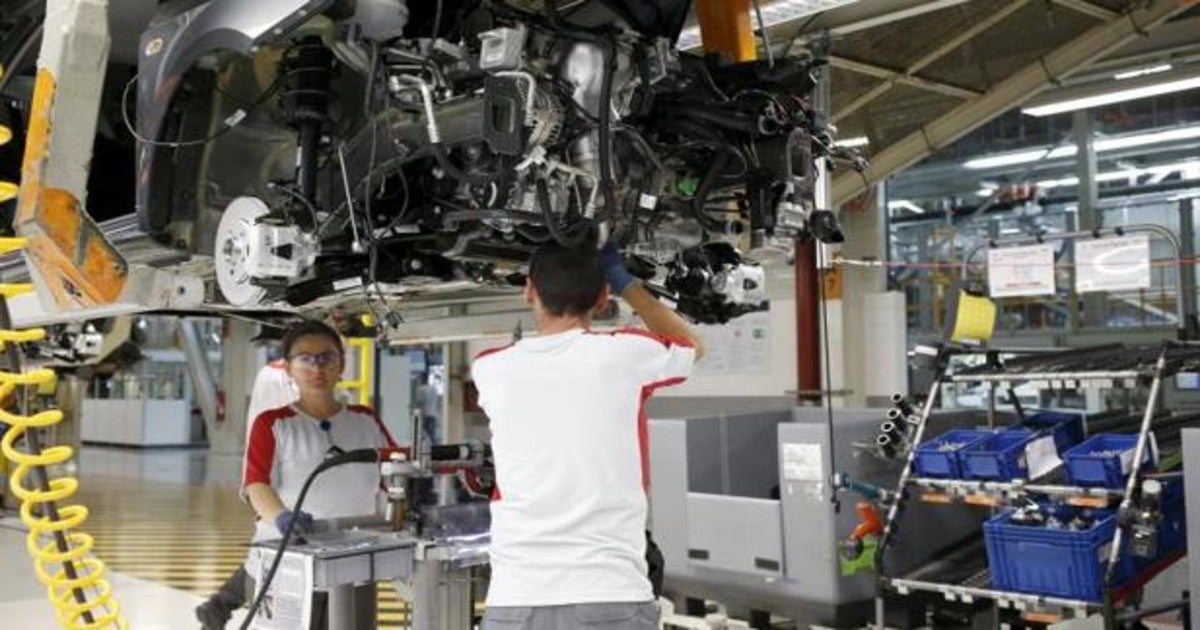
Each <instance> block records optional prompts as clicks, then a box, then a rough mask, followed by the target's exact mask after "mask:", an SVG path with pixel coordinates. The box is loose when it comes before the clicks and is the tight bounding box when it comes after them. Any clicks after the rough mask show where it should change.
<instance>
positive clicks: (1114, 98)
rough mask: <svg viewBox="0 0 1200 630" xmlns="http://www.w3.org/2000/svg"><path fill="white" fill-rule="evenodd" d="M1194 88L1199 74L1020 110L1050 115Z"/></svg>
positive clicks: (1027, 112)
mask: <svg viewBox="0 0 1200 630" xmlns="http://www.w3.org/2000/svg"><path fill="white" fill-rule="evenodd" d="M1119 85H1120V84H1118V86H1119ZM1196 88H1200V76H1193V77H1188V78H1186V79H1176V80H1173V81H1162V82H1159V83H1150V84H1148V85H1142V86H1138V87H1130V88H1123V89H1114V90H1108V91H1105V92H1101V93H1100V94H1095V95H1092V96H1084V97H1080V98H1073V99H1068V100H1064V101H1057V102H1053V103H1047V104H1045V105H1035V106H1032V107H1025V108H1022V109H1021V112H1022V113H1025V114H1029V115H1030V116H1050V115H1051V114H1061V113H1063V112H1073V111H1076V110H1080V109H1091V108H1093V107H1100V106H1101V105H1111V104H1113V103H1123V102H1125V101H1132V100H1136V99H1139V98H1149V97H1151V96H1159V95H1161V94H1170V93H1172V92H1182V91H1184V90H1194V89H1196Z"/></svg>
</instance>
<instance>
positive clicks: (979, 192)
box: [975, 188, 996, 199]
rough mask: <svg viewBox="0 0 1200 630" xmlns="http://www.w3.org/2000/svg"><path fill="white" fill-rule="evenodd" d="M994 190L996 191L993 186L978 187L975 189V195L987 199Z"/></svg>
mask: <svg viewBox="0 0 1200 630" xmlns="http://www.w3.org/2000/svg"><path fill="white" fill-rule="evenodd" d="M995 192H996V189H995V188H980V189H979V190H976V191H975V196H976V197H983V198H984V199H987V198H988V197H991V196H992V195H993V194H994V193H995Z"/></svg>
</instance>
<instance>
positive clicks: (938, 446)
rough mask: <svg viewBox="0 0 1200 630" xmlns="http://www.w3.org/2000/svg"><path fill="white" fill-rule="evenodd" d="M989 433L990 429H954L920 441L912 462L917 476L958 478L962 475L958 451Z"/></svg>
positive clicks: (990, 433)
mask: <svg viewBox="0 0 1200 630" xmlns="http://www.w3.org/2000/svg"><path fill="white" fill-rule="evenodd" d="M990 435H992V432H991V431H975V430H971V429H956V430H954V431H947V432H946V433H943V434H941V435H939V436H937V437H936V438H934V439H932V440H929V441H928V442H922V443H921V444H919V445H918V446H917V449H916V459H915V460H914V462H913V465H914V466H915V467H916V471H917V476H918V477H933V478H936V479H958V478H959V477H961V476H962V466H961V464H960V463H959V457H958V454H959V452H961V451H962V449H963V448H965V447H967V446H970V445H971V444H974V443H976V442H978V441H980V440H982V439H984V438H986V437H988V436H990Z"/></svg>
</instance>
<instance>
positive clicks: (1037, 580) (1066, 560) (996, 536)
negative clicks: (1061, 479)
mask: <svg viewBox="0 0 1200 630" xmlns="http://www.w3.org/2000/svg"><path fill="white" fill-rule="evenodd" d="M1055 514H1056V518H1059V519H1060V520H1063V521H1064V522H1068V521H1069V520H1070V519H1071V518H1073V516H1074V513H1073V512H1070V511H1067V510H1064V509H1060V510H1058V511H1056V513H1055ZM1094 514H1095V515H1096V516H1097V518H1096V520H1095V522H1094V523H1093V524H1092V526H1091V528H1089V529H1086V530H1070V529H1066V528H1057V529H1055V528H1048V527H1033V526H1028V525H1014V524H1013V523H1012V515H1013V510H1006V511H1004V512H1002V513H1001V514H1000V515H998V516H996V517H994V518H992V519H991V520H989V521H987V522H986V523H984V524H983V537H984V540H985V541H986V543H987V555H988V568H989V569H990V571H991V574H992V587H993V588H996V589H999V590H1003V591H1013V592H1017V593H1031V594H1034V595H1043V596H1047V597H1063V598H1067V599H1078V600H1084V601H1091V602H1098V601H1102V600H1103V592H1102V591H1103V585H1104V567H1105V564H1106V561H1105V560H1104V558H1106V557H1107V554H1106V553H1103V551H1104V547H1105V546H1107V545H1109V544H1111V543H1112V537H1113V532H1114V531H1115V529H1116V526H1117V518H1116V515H1115V514H1113V513H1112V512H1111V511H1108V510H1104V511H1096V512H1094ZM1136 570H1137V568H1136V563H1134V562H1130V561H1128V560H1127V561H1124V562H1121V563H1119V564H1118V566H1117V571H1116V575H1114V582H1115V583H1117V584H1121V583H1123V582H1125V581H1127V580H1128V579H1129V578H1131V577H1133V573H1134V572H1135V571H1136Z"/></svg>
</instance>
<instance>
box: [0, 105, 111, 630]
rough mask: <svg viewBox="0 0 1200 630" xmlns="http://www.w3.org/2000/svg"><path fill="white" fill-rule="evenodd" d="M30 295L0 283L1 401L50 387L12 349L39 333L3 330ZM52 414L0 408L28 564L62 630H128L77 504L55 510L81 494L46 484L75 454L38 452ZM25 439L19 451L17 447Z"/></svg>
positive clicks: (73, 484) (5, 137)
mask: <svg viewBox="0 0 1200 630" xmlns="http://www.w3.org/2000/svg"><path fill="white" fill-rule="evenodd" d="M11 139H12V130H11V129H10V128H9V127H7V126H4V125H3V124H0V145H3V144H5V143H7V142H9V141H10V140H11ZM18 190H19V188H18V187H17V185H16V184H14V183H11V182H0V202H4V201H8V200H11V199H12V198H13V197H15V196H16V195H17V192H18ZM25 244H26V242H25V239H22V238H0V254H5V253H9V252H13V251H17V250H20V249H23V248H24V247H25ZM32 291H33V285H30V284H2V283H0V350H4V351H5V354H6V355H7V358H8V363H9V366H8V370H0V401H6V400H9V399H10V397H14V398H15V397H16V396H19V395H20V394H22V393H23V391H24V388H26V387H36V386H40V385H45V384H48V383H51V382H53V381H54V379H55V375H54V372H53V371H52V370H46V369H37V370H30V371H25V370H24V369H23V368H22V365H21V363H22V356H21V350H20V348H19V346H18V344H21V343H31V342H37V341H41V340H43V339H45V338H46V330H45V329H43V328H31V329H27V330H13V329H11V328H10V327H9V326H10V324H9V321H10V318H9V312H8V299H9V298H12V297H14V296H17V295H21V294H24V293H30V292H32ZM62 419H63V413H62V412H61V411H59V410H57V409H52V410H47V411H42V412H40V413H35V414H33V415H24V414H23V413H12V412H9V411H7V410H5V409H3V408H0V424H5V425H8V430H7V431H5V433H4V437H3V438H2V439H0V453H2V454H3V455H4V458H5V459H6V460H7V461H9V462H12V463H13V464H15V467H14V468H13V471H12V474H11V475H10V476H9V485H8V487H9V490H10V491H11V492H12V495H13V496H14V497H15V498H16V499H18V500H20V502H21V508H20V516H21V521H22V522H23V523H24V524H25V526H26V527H27V528H28V529H29V533H28V535H27V536H26V537H25V547H26V549H27V550H28V551H29V554H30V556H32V557H33V569H34V573H35V574H37V577H38V580H40V581H41V583H42V584H43V585H45V587H46V592H47V596H48V598H49V599H50V603H51V605H53V606H54V611H55V616H56V617H57V619H58V622H59V625H61V626H62V627H63V628H66V629H67V630H101V629H107V628H114V627H115V628H118V629H120V630H124V629H125V628H127V627H128V625H127V623H126V621H125V619H124V617H122V616H121V607H120V605H118V604H117V602H116V601H115V600H114V599H113V590H112V585H111V584H110V583H109V582H108V580H106V579H105V577H104V576H105V574H106V572H107V568H106V567H105V565H104V563H103V562H102V561H101V560H100V559H99V558H97V557H95V556H94V555H92V553H91V552H92V547H93V546H94V544H95V541H94V539H93V538H92V537H91V536H90V535H88V534H85V533H83V532H81V531H79V527H80V526H81V525H83V522H84V521H85V520H87V517H88V510H87V508H86V507H84V506H82V505H65V506H61V507H60V506H59V505H58V504H59V502H61V501H65V500H67V499H70V498H71V497H72V496H74V495H75V493H76V492H77V491H78V490H79V480H78V479H76V478H74V477H69V476H64V477H57V478H54V479H50V478H49V476H48V470H47V469H48V468H49V467H51V466H58V465H60V464H64V463H66V462H67V461H69V460H70V459H71V457H72V456H73V455H74V450H73V449H72V448H71V447H69V446H51V447H49V448H42V447H41V444H40V443H41V436H40V434H41V432H42V430H43V429H46V428H49V427H53V426H54V425H56V424H58V423H59V422H62ZM22 438H24V440H23V442H24V443H23V445H22V448H18V447H17V443H18V442H20V441H22Z"/></svg>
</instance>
